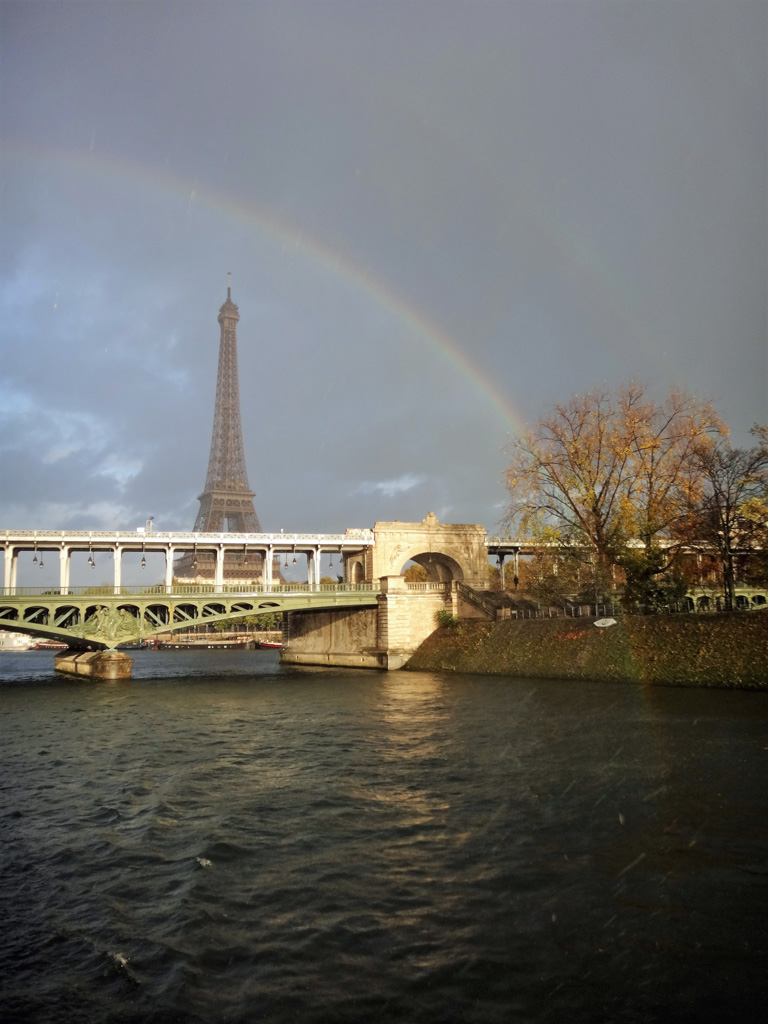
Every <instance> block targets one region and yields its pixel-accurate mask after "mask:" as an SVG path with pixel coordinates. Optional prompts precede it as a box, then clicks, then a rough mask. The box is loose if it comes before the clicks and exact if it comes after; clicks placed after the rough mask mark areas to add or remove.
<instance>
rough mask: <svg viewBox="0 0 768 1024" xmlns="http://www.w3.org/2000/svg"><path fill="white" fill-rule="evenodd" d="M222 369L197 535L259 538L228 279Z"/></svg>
mask: <svg viewBox="0 0 768 1024" xmlns="http://www.w3.org/2000/svg"><path fill="white" fill-rule="evenodd" d="M218 319H219V325H220V327H221V337H220V340H219V369H218V376H217V378H216V407H215V409H214V414H213V436H212V438H211V453H210V456H209V459H208V473H207V475H206V478H205V489H204V491H203V493H202V494H201V495H200V496H199V499H198V500H199V501H200V511H199V512H198V515H197V519H196V520H195V531H196V532H198V531H199V532H202V533H219V532H221V531H232V532H235V533H261V526H260V524H259V518H258V516H257V515H256V509H255V508H254V505H253V491H252V490H251V489H250V487H249V485H248V473H247V470H246V468H245V448H244V445H243V427H242V423H241V420H240V383H239V379H238V372H237V324H238V322H239V320H240V312H239V310H238V308H237V306H236V305H235V303H234V302H233V301H232V275H231V274H228V275H227V297H226V299H225V301H224V303H223V304H222V306H221V308H220V309H219V318H218Z"/></svg>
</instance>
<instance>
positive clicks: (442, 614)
mask: <svg viewBox="0 0 768 1024" xmlns="http://www.w3.org/2000/svg"><path fill="white" fill-rule="evenodd" d="M435 618H436V619H437V624H438V625H439V626H442V627H443V628H444V629H453V630H457V629H458V626H459V620H458V619H457V618H456V616H455V615H451V613H450V612H449V611H448V609H447V608H441V609H440V611H439V612H436V613H435Z"/></svg>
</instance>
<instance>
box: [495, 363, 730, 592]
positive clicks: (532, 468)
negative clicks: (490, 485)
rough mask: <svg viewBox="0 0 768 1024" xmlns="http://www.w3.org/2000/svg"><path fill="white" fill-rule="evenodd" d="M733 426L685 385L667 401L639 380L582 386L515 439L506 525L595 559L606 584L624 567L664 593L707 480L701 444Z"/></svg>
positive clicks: (636, 585) (635, 584) (635, 585)
mask: <svg viewBox="0 0 768 1024" xmlns="http://www.w3.org/2000/svg"><path fill="white" fill-rule="evenodd" d="M727 433H728V431H727V428H726V426H725V424H724V423H723V422H722V420H721V419H720V417H719V416H718V415H717V413H716V412H715V410H714V408H713V406H712V404H711V403H710V402H707V401H702V400H700V399H697V398H695V397H693V396H691V395H688V394H687V393H685V392H684V391H680V390H673V391H671V392H670V393H669V395H668V396H667V398H666V399H665V400H664V401H663V402H661V403H659V402H656V401H654V400H653V399H651V398H650V397H649V396H648V395H647V394H646V389H645V388H644V387H643V386H642V385H641V384H638V383H636V382H631V383H629V384H628V385H626V386H625V387H622V388H620V389H619V390H618V391H617V392H610V391H608V390H605V389H599V388H598V389H595V390H593V391H590V392H588V393H587V394H584V395H574V396H573V397H572V398H570V399H569V400H568V401H567V402H565V403H563V404H558V405H556V406H555V407H554V409H553V410H552V411H551V412H550V413H549V414H548V415H547V416H545V417H544V418H543V419H541V420H540V421H539V423H538V424H537V425H536V427H535V428H534V429H533V430H530V431H527V432H525V433H523V434H521V435H520V436H518V437H517V438H515V439H514V440H513V441H512V443H511V445H510V463H509V466H508V468H507V471H506V485H507V489H508V491H509V494H510V504H509V508H508V513H507V516H506V519H505V522H504V527H505V528H506V530H507V531H508V532H509V533H510V534H515V535H523V536H533V537H540V538H542V539H550V540H554V541H557V542H558V544H559V545H561V548H560V550H561V552H563V553H566V552H568V551H570V552H571V554H572V555H573V557H575V558H576V559H581V560H584V559H587V560H589V561H590V562H591V563H592V564H593V566H594V569H595V573H596V575H597V576H598V577H599V578H601V579H602V583H603V585H604V587H606V588H607V587H608V586H609V584H610V575H611V569H612V567H614V566H620V567H621V568H622V570H623V573H624V575H625V577H626V581H627V583H626V589H627V590H628V591H629V593H630V595H631V597H632V598H633V599H634V600H639V601H643V600H651V601H652V602H653V603H659V602H662V601H663V600H664V599H665V598H664V594H663V593H661V592H659V581H660V579H661V580H664V579H666V580H667V582H674V581H673V576H674V571H673V570H674V565H675V555H676V551H677V548H676V545H675V542H676V540H678V528H679V527H680V526H681V525H682V524H684V523H686V522H689V521H690V512H691V509H692V508H695V507H696V506H697V503H698V502H700V501H701V499H702V497H703V495H704V492H705V489H706V484H705V480H704V476H703V474H702V472H701V465H700V455H701V452H703V451H705V450H706V449H707V447H708V446H712V445H713V444H717V443H724V442H725V440H726V439H727ZM662 540H663V541H664V542H665V543H664V544H660V541H662ZM675 585H676V584H675Z"/></svg>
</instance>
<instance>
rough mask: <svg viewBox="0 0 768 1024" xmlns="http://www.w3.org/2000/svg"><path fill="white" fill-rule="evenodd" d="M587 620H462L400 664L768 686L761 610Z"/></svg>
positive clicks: (767, 622)
mask: <svg viewBox="0 0 768 1024" xmlns="http://www.w3.org/2000/svg"><path fill="white" fill-rule="evenodd" d="M592 622H593V620H592V619H588V618H581V619H567V618H558V619H525V620H519V621H516V620H506V621H503V622H494V623H488V622H481V621H477V620H462V621H461V622H460V624H459V625H458V627H450V626H449V627H441V628H440V629H438V630H436V631H435V632H434V633H433V634H432V635H431V636H429V637H428V638H427V639H426V640H425V641H424V643H423V644H422V645H421V647H420V648H419V649H418V651H416V653H415V654H414V655H413V657H412V658H411V659H410V661H409V662H408V664H407V666H406V668H407V669H412V670H416V671H421V672H471V673H480V674H483V675H508V676H518V677H529V678H539V679H542V678H543V679H591V680H595V681H597V682H641V683H651V684H656V685H662V686H709V687H721V688H722V687H724V688H729V689H747V690H768V613H766V612H762V613H761V612H754V613H744V614H732V615H725V614H724V615H669V616H667V615H653V616H651V615H649V616H635V615H627V616H624V617H622V618H621V619H620V620H619V621H618V622H617V624H616V625H615V626H610V627H609V628H607V629H599V628H597V627H596V626H594V625H593V624H592Z"/></svg>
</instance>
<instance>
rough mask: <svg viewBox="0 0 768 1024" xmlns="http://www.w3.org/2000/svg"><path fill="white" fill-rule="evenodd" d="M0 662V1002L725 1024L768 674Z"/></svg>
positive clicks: (82, 1017) (737, 959)
mask: <svg viewBox="0 0 768 1024" xmlns="http://www.w3.org/2000/svg"><path fill="white" fill-rule="evenodd" d="M52 666H53V658H52V656H51V655H50V654H45V653H39V652H30V653H28V654H2V655H0V737H1V739H2V747H1V748H0V751H1V752H0V759H1V762H2V776H1V777H0V785H1V787H2V800H0V815H1V822H2V824H1V827H0V843H1V845H0V856H1V857H2V872H1V873H0V893H1V894H2V902H1V904H0V910H1V911H2V915H3V921H2V927H1V928H0V1007H1V1009H2V1014H1V1015H2V1017H3V1018H4V1019H5V1020H8V1021H13V1022H22V1021H28V1022H35V1024H44V1022H51V1024H68V1022H88V1024H106V1022H109V1024H128V1022H135V1024H139V1022H141V1024H146V1022H157V1024H166V1022H179V1024H195V1022H206V1024H207V1022H218V1021H221V1022H225V1021H226V1022H234V1024H241V1022H242V1024H246V1022H248V1024H256V1022H267V1024H271V1022H281V1024H282V1022H285V1024H288V1022H292V1024H305V1022H306V1024H334V1022H348V1024H367V1022H378V1021H393V1022H394V1021H397V1022H404V1024H448V1022H467V1024H469V1022H478V1024H480V1022H483V1024H485V1022H489V1024H490V1022H494V1024H515V1022H527V1021H532V1022H533V1021H542V1022H563V1024H574V1022H575V1024H578V1022H582V1021H583V1022H586V1021H604V1022H611V1024H620V1022H649V1021H659V1022H661V1021H665V1022H666V1021H676V1022H684V1024H702V1022H709V1021H712V1022H718V1024H722V1022H729V1021H733V1022H739V1024H744V1022H750V1021H760V1022H761V1024H762V1021H763V1020H765V1019H766V1018H765V1013H766V1009H767V1008H768V917H767V916H766V915H767V912H768V814H767V813H766V812H767V811H768V801H767V799H766V797H767V794H768V696H767V695H765V694H761V693H734V692H729V691H693V690H675V689H646V688H642V687H638V686H630V685H627V686H624V685H606V684H602V685H599V684H595V685H593V684H584V683H580V684H575V683H566V682H557V681H551V682H550V681H532V680H526V679H507V678H486V677H480V676H467V675H429V674H423V673H406V672H399V673H397V672H395V673H388V674H387V673H375V672H360V671H354V670H353V671H345V672H341V671H338V672H337V671H329V670H299V671H297V670H296V669H295V668H290V669H289V668H286V669H281V668H280V666H279V664H278V660H277V656H276V654H274V653H273V652H268V651H254V652H250V653H248V652H220V651H217V652H201V653H198V654H195V653H189V652H181V653H172V652H138V653H137V655H136V659H135V663H134V679H133V680H132V681H131V682H128V683H89V682H82V681H72V680H66V679H63V678H56V677H55V676H54V674H53V667H52Z"/></svg>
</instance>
